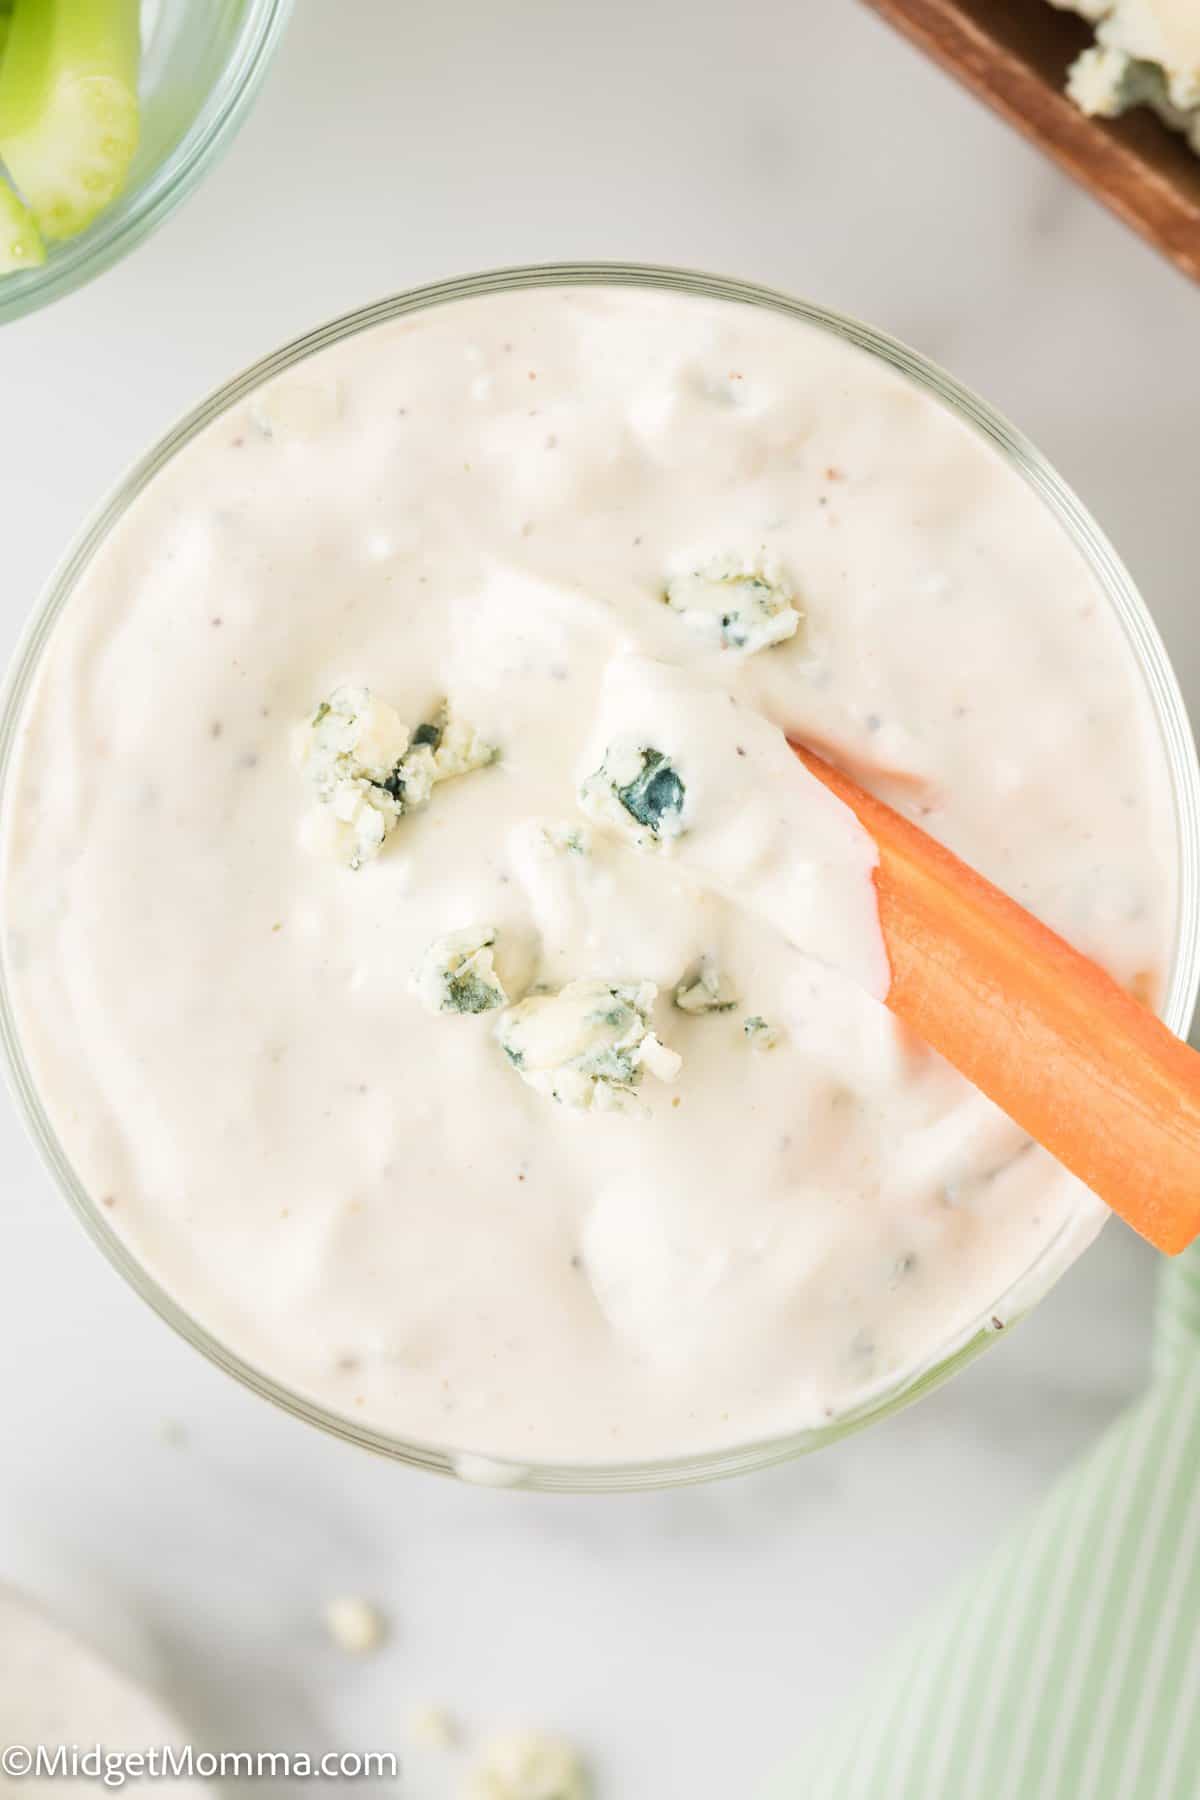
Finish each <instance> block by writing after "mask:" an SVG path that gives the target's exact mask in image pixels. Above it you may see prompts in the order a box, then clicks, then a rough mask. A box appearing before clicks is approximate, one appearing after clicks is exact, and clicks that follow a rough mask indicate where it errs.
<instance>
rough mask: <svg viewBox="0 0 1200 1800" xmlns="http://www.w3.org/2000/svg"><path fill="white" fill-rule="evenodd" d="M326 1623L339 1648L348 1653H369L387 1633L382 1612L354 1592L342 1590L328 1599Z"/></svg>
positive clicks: (375, 1648) (356, 1654) (360, 1654)
mask: <svg viewBox="0 0 1200 1800" xmlns="http://www.w3.org/2000/svg"><path fill="white" fill-rule="evenodd" d="M325 1627H326V1630H327V1631H328V1632H329V1635H330V1637H331V1638H332V1639H333V1641H334V1643H335V1644H336V1645H337V1647H338V1649H339V1650H345V1651H346V1652H347V1654H348V1655H350V1656H367V1655H369V1654H370V1652H371V1651H372V1650H378V1648H379V1646H380V1645H381V1644H382V1643H383V1641H384V1639H385V1638H386V1636H387V1624H386V1622H385V1620H384V1617H383V1614H382V1613H381V1612H380V1611H379V1609H378V1607H375V1606H372V1605H371V1602H370V1601H369V1600H364V1599H362V1598H361V1596H359V1595H357V1594H342V1595H341V1596H339V1598H338V1599H336V1600H331V1601H330V1602H329V1605H328V1606H327V1607H326V1608H325Z"/></svg>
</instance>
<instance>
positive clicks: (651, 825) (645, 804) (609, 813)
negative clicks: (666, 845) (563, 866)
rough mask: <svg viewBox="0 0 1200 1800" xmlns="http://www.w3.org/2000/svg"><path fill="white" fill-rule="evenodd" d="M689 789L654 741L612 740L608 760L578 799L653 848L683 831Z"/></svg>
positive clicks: (603, 819) (642, 846)
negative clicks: (619, 742) (687, 789)
mask: <svg viewBox="0 0 1200 1800" xmlns="http://www.w3.org/2000/svg"><path fill="white" fill-rule="evenodd" d="M685 799H686V789H685V788H684V785H683V782H682V781H681V780H680V777H679V773H678V771H677V770H676V768H675V767H674V765H673V763H672V762H671V761H670V760H669V758H668V757H666V756H664V755H663V753H662V751H661V750H656V749H655V748H654V747H653V745H650V744H637V743H633V742H626V743H622V744H610V745H609V747H608V749H607V750H606V751H605V753H604V761H603V762H602V763H601V765H600V767H599V768H598V769H597V770H596V771H595V773H594V774H592V775H589V776H588V778H587V780H586V781H585V782H584V784H583V786H582V787H581V788H580V790H579V804H580V806H582V807H583V809H584V811H585V812H588V813H590V814H591V815H592V817H593V818H594V819H597V820H599V821H601V822H602V823H607V824H610V825H616V826H617V827H618V828H619V829H620V830H622V831H623V832H625V833H632V836H633V841H634V843H635V844H636V845H637V846H638V848H639V849H641V850H652V849H655V848H657V847H658V846H659V845H661V844H662V843H663V842H664V840H666V839H669V838H673V837H678V836H679V834H680V832H681V831H683V830H684V823H683V810H684V801H685Z"/></svg>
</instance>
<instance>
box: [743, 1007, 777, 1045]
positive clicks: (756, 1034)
mask: <svg viewBox="0 0 1200 1800" xmlns="http://www.w3.org/2000/svg"><path fill="white" fill-rule="evenodd" d="M742 1031H743V1033H744V1035H745V1037H746V1041H747V1042H748V1043H749V1044H750V1045H751V1046H752V1047H753V1048H754V1049H755V1050H774V1049H775V1048H776V1046H777V1045H779V1044H781V1043H782V1042H783V1032H782V1031H781V1030H780V1029H779V1027H778V1025H768V1023H767V1021H766V1020H765V1019H764V1018H762V1017H761V1015H760V1014H758V1013H751V1014H750V1016H749V1018H748V1019H747V1020H746V1022H745V1024H744V1025H743V1026H742Z"/></svg>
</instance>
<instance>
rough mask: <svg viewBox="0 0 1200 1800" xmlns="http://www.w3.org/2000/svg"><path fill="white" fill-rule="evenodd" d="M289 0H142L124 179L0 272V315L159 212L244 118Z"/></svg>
mask: <svg viewBox="0 0 1200 1800" xmlns="http://www.w3.org/2000/svg"><path fill="white" fill-rule="evenodd" d="M290 10H291V0H143V5H142V66H141V74H140V77H139V81H138V96H139V100H140V108H141V130H140V137H139V142H138V148H137V154H136V155H135V157H134V160H133V167H132V169H131V170H130V175H129V182H128V185H127V186H126V187H125V189H124V190H123V191H122V193H121V194H119V195H118V197H117V199H116V200H114V201H113V203H112V205H111V206H108V207H106V208H105V209H104V211H103V212H102V213H101V214H100V216H99V217H98V218H97V219H96V220H95V221H94V223H93V224H91V225H90V226H89V227H88V229H87V230H86V231H83V232H80V234H79V236H78V237H73V238H66V239H64V240H63V241H62V242H61V243H55V244H48V245H47V247H46V261H45V262H44V263H42V264H41V266H40V267H38V268H33V269H25V270H22V271H20V273H18V274H11V275H2V276H0V324H4V323H5V322H6V321H8V320H11V319H19V318H22V317H23V316H24V314H26V313H31V312H34V311H36V309H37V308H38V307H39V306H48V305H49V304H50V302H51V301H52V300H58V299H61V298H62V296H63V295H64V294H69V293H71V292H72V290H73V289H74V288H77V287H82V286H83V284H84V282H85V281H90V280H91V279H92V276H93V275H99V274H100V273H101V271H102V270H104V269H107V268H108V267H109V266H110V265H111V264H112V263H115V262H116V261H117V260H118V259H119V258H120V257H122V256H124V255H126V254H127V252H128V251H130V250H132V249H133V248H134V246H135V245H136V244H139V243H140V242H141V240H142V239H143V238H144V237H146V236H148V234H149V233H150V232H152V231H153V230H154V229H155V227H156V226H158V225H161V224H162V222H163V220H164V219H166V218H168V217H169V216H170V214H171V213H172V212H174V210H175V208H176V207H177V206H178V205H179V203H180V201H181V200H182V199H184V197H185V196H186V195H187V194H189V193H190V192H191V190H192V189H193V188H194V187H195V185H196V183H197V182H198V181H199V180H200V178H201V177H202V176H203V175H204V174H205V173H206V171H207V170H209V169H210V168H212V166H213V164H214V163H215V162H216V160H217V158H218V156H220V154H221V152H222V151H223V150H225V149H226V148H227V146H228V145H229V143H230V142H231V141H232V139H233V134H234V132H235V131H236V130H237V128H238V126H239V125H240V124H241V123H242V121H243V119H245V117H246V115H247V113H248V112H249V110H250V107H251V104H252V102H253V100H254V98H255V96H256V94H257V93H258V89H259V84H260V82H261V81H262V78H263V75H264V74H265V73H266V70H267V66H268V64H269V63H270V61H271V57H272V56H273V55H274V53H275V50H276V47H277V46H278V43H279V39H280V36H281V35H282V32H283V28H284V25H285V24H286V23H287V18H288V13H289V12H290Z"/></svg>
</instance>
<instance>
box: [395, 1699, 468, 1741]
mask: <svg viewBox="0 0 1200 1800" xmlns="http://www.w3.org/2000/svg"><path fill="white" fill-rule="evenodd" d="M407 1736H408V1741H409V1743H410V1744H413V1745H414V1746H415V1747H416V1748H417V1749H418V1750H441V1751H446V1750H453V1748H454V1746H455V1744H456V1743H457V1742H458V1726H457V1725H456V1724H455V1721H454V1717H453V1714H451V1713H450V1712H448V1711H447V1709H446V1708H445V1707H444V1706H436V1705H433V1704H432V1703H430V1702H427V1703H426V1704H425V1705H423V1706H414V1708H413V1709H412V1711H411V1712H410V1713H409V1715H408V1731H407Z"/></svg>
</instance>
